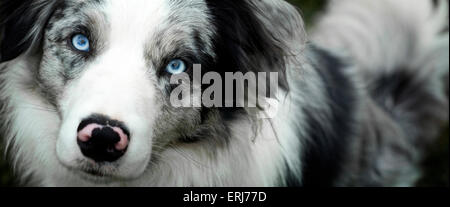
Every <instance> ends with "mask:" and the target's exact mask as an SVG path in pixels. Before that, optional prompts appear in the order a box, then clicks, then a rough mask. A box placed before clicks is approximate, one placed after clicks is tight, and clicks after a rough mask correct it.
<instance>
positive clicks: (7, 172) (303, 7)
mask: <svg viewBox="0 0 450 207" xmlns="http://www.w3.org/2000/svg"><path fill="white" fill-rule="evenodd" d="M288 1H289V2H291V3H292V4H294V5H296V6H297V7H298V8H299V9H300V11H301V13H302V15H303V17H304V18H305V21H306V24H307V27H308V26H309V25H311V23H312V22H313V20H314V17H315V15H316V14H317V13H318V12H319V11H321V10H322V9H323V6H324V4H325V3H326V0H288ZM443 128H445V129H444V130H443V136H442V137H441V138H440V139H439V142H438V143H436V145H435V146H433V147H431V149H430V153H429V155H428V156H427V159H426V160H425V161H424V163H423V165H424V167H425V175H424V177H423V178H422V179H421V181H420V182H419V183H418V184H417V185H418V186H422V187H429V186H433V187H438V186H444V187H448V186H449V157H450V154H449V130H448V124H447V125H446V126H445V127H443ZM2 158H4V154H0V186H14V185H15V183H16V182H15V179H14V176H13V175H12V173H11V167H10V166H9V165H8V164H7V163H6V162H5V161H4V160H3V159H2Z"/></svg>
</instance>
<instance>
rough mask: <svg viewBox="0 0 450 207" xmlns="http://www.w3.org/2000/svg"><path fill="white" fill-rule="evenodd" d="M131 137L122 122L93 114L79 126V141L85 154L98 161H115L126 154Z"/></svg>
mask: <svg viewBox="0 0 450 207" xmlns="http://www.w3.org/2000/svg"><path fill="white" fill-rule="evenodd" d="M129 137H130V134H129V132H128V130H127V128H126V127H125V126H124V124H123V123H122V122H119V121H116V120H111V119H109V118H107V117H106V116H102V115H93V116H90V117H89V118H87V119H85V120H83V121H82V122H81V123H80V125H79V126H78V136H77V142H78V146H79V147H80V150H81V153H82V154H83V155H84V156H86V157H88V158H91V159H93V160H94V161H96V162H114V161H117V160H118V159H119V158H120V157H122V156H123V155H124V154H125V152H126V150H127V148H128V143H129Z"/></svg>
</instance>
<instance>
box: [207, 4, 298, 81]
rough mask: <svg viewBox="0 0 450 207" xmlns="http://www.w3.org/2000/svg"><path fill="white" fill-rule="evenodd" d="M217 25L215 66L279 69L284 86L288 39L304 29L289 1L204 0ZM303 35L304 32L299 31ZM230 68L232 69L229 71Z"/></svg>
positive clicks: (251, 69) (227, 70) (245, 70)
mask: <svg viewBox="0 0 450 207" xmlns="http://www.w3.org/2000/svg"><path fill="white" fill-rule="evenodd" d="M206 3H207V5H208V7H209V9H210V12H211V15H212V21H213V23H214V25H215V27H216V34H215V37H214V38H213V39H214V45H215V53H216V56H217V58H216V59H217V60H216V66H215V67H216V68H215V69H216V70H219V71H225V72H236V70H240V71H244V72H278V75H279V78H280V80H279V85H280V86H281V87H282V88H285V89H287V88H288V84H287V79H286V75H285V72H286V71H285V70H286V63H285V60H286V57H287V56H289V55H290V54H289V53H290V52H291V50H292V49H291V48H292V47H291V45H288V44H292V43H293V42H292V41H291V40H293V39H296V40H297V42H296V43H295V44H298V45H301V44H302V39H303V37H302V38H298V37H293V36H294V35H296V34H300V33H302V31H303V22H302V20H301V17H300V14H299V13H298V12H297V10H296V9H295V8H294V7H292V6H291V5H290V4H288V3H286V2H284V1H278V0H277V1H273V0H270V1H269V0H245V1H216V0H206ZM302 35H303V34H302ZM230 70H231V71H230Z"/></svg>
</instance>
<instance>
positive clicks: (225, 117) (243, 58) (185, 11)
mask: <svg viewBox="0 0 450 207" xmlns="http://www.w3.org/2000/svg"><path fill="white" fill-rule="evenodd" d="M11 2H12V1H11ZM30 2H31V3H30ZM28 3H30V4H31V5H34V6H36V7H39V8H40V10H39V11H33V9H30V8H28V9H23V10H24V11H29V12H30V11H32V12H30V13H33V14H30V17H28V21H25V20H27V16H26V14H22V15H23V16H17V15H18V14H17V13H16V14H14V13H13V14H9V15H11V16H13V17H10V21H9V22H7V25H8V24H9V25H10V26H12V27H11V28H13V29H10V30H8V29H7V30H6V37H5V42H6V43H9V42H8V41H7V40H11V39H16V38H17V37H14V34H13V33H14V28H16V27H17V28H20V25H15V24H16V22H22V23H24V24H30V25H32V26H25V28H30V30H29V31H28V34H27V35H23V37H21V38H23V39H25V40H27V41H23V42H22V43H25V46H24V45H20V47H17V51H14V48H15V47H9V48H8V46H6V47H5V46H4V45H3V47H4V48H2V50H3V51H2V52H3V55H8V54H13V55H12V57H7V59H14V58H15V56H14V54H17V56H19V55H20V54H23V55H29V56H37V57H39V58H38V59H39V64H37V67H36V68H35V69H33V73H34V74H35V77H36V80H35V82H36V86H35V87H36V89H37V90H36V91H39V94H40V96H41V97H42V98H43V99H45V101H46V102H48V103H49V105H51V106H52V107H54V108H55V111H56V113H57V114H58V117H59V119H60V121H61V124H60V125H58V126H53V127H55V128H58V129H57V131H58V132H59V134H58V135H57V137H56V138H55V149H56V153H55V154H56V157H57V159H58V160H59V162H60V163H61V164H62V165H63V166H64V167H66V168H67V169H69V170H70V171H71V172H73V173H74V174H76V175H77V176H81V177H82V178H85V179H87V180H90V181H101V182H103V181H108V180H109V179H113V180H117V179H119V180H129V179H134V178H138V177H139V176H141V175H142V174H143V173H144V172H145V171H146V170H151V167H152V166H150V163H156V162H158V160H157V159H158V158H159V157H158V156H155V155H156V154H157V153H159V152H161V151H164V150H165V149H167V148H170V147H173V146H176V147H183V145H185V144H186V143H187V142H189V144H192V142H201V143H203V144H205V143H207V142H210V143H214V144H213V145H208V146H216V147H219V146H218V144H217V143H221V142H226V141H227V138H229V132H228V128H227V123H228V121H231V120H232V119H234V118H236V116H235V114H237V113H242V110H241V109H237V108H233V109H215V108H205V107H197V108H195V107H191V108H177V107H174V106H172V104H171V103H170V94H171V92H172V90H174V85H172V84H170V78H171V76H172V75H174V74H177V73H180V72H185V73H187V74H189V75H191V76H192V67H193V64H201V66H202V71H203V70H204V71H205V72H206V71H216V72H218V73H219V74H221V75H223V74H224V73H225V72H235V71H238V70H240V71H244V72H249V71H253V72H259V71H272V70H273V69H276V70H282V69H283V68H284V67H283V66H284V62H283V52H282V48H281V46H280V45H278V43H279V42H277V41H276V40H274V39H273V36H272V35H270V32H269V31H268V30H267V28H265V27H264V25H263V23H262V22H261V21H260V20H259V18H258V17H257V16H258V15H256V14H255V13H254V11H255V10H256V9H255V8H254V6H255V5H253V4H250V3H249V2H232V1H209V0H191V1H176V0H152V1H148V0H130V1H117V0H101V1H94V0H65V1H58V3H53V2H52V1H45V0H29V2H28ZM11 5H13V6H14V4H13V3H11ZM22 6H24V5H22ZM7 15H8V14H7ZM14 15H16V17H14ZM32 18H35V19H32ZM15 19H16V20H17V19H19V20H23V21H14V20H15ZM30 21H34V22H30ZM17 24H18V23H17ZM20 34H22V33H21V32H19V33H18V35H19V36H20ZM9 44H12V43H9ZM26 44H29V45H26ZM26 51H28V52H26ZM25 52H26V53H25ZM195 84H196V83H195V82H194V85H193V86H190V87H200V88H201V86H195ZM183 98H185V99H186V98H187V99H189V100H192V99H193V100H200V99H201V98H202V97H201V94H196V93H193V94H192V96H189V97H183ZM211 150H214V149H211Z"/></svg>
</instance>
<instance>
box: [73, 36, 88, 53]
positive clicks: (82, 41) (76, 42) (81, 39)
mask: <svg viewBox="0 0 450 207" xmlns="http://www.w3.org/2000/svg"><path fill="white" fill-rule="evenodd" d="M72 45H73V47H74V48H75V49H77V50H79V51H82V52H89V50H90V44H89V39H88V38H87V37H86V36H85V35H82V34H77V35H75V36H73V37H72Z"/></svg>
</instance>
